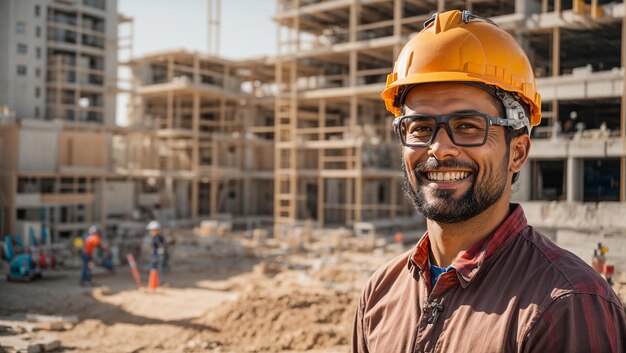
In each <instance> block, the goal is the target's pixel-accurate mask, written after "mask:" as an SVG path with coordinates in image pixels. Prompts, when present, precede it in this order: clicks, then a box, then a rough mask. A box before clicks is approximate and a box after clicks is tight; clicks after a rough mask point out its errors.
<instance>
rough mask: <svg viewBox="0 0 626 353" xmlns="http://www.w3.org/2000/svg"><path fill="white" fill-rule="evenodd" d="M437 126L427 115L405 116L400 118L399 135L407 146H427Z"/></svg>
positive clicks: (433, 119)
mask: <svg viewBox="0 0 626 353" xmlns="http://www.w3.org/2000/svg"><path fill="white" fill-rule="evenodd" d="M436 126H437V122H436V120H435V118H433V117H429V116H407V117H404V118H402V120H400V135H401V136H402V139H403V140H404V143H405V144H406V145H409V146H427V145H428V144H429V143H430V140H431V138H432V135H433V132H434V131H435V128H436Z"/></svg>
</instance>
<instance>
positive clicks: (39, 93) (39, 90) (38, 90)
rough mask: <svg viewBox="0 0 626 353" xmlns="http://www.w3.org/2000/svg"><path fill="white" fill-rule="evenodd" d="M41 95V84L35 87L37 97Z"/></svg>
mask: <svg viewBox="0 0 626 353" xmlns="http://www.w3.org/2000/svg"><path fill="white" fill-rule="evenodd" d="M39 96H41V88H40V87H39V86H37V87H35V98H39Z"/></svg>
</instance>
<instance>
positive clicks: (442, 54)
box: [381, 10, 541, 132]
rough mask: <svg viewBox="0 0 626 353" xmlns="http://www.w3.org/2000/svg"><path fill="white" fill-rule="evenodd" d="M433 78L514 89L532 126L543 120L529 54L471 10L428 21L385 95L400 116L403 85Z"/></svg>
mask: <svg viewBox="0 0 626 353" xmlns="http://www.w3.org/2000/svg"><path fill="white" fill-rule="evenodd" d="M433 82H474V83H482V84H485V85H488V86H492V87H495V88H496V89H499V90H501V91H506V92H509V93H511V94H513V95H514V96H515V98H516V99H521V100H523V101H524V102H525V103H526V104H528V107H529V109H530V112H529V113H530V117H529V119H528V120H530V121H529V123H530V125H531V126H536V125H539V123H540V121H541V97H540V96H539V93H538V92H537V86H536V83H535V76H534V73H533V70H532V66H531V65H530V61H529V60H528V57H527V56H526V54H525V53H524V51H523V50H522V48H521V47H520V46H519V44H518V43H517V42H516V41H515V39H514V38H513V37H511V35H510V34H508V33H507V32H506V31H504V30H503V29H501V28H500V27H498V26H497V25H495V24H494V23H493V22H491V21H490V20H488V19H485V18H482V17H479V16H475V15H473V14H471V13H470V12H469V11H459V10H453V11H447V12H440V13H436V14H435V15H433V17H432V18H431V19H430V20H428V21H426V22H425V23H424V29H423V30H422V31H420V32H419V33H418V34H417V35H416V36H415V37H413V38H412V39H411V40H410V41H409V42H408V43H407V44H406V45H405V46H404V48H403V49H402V51H401V52H400V55H398V60H397V61H396V63H395V66H394V69H393V72H392V73H391V74H389V75H387V84H386V86H385V90H384V91H383V92H382V94H381V97H382V98H383V99H384V100H385V106H386V107H387V110H388V111H389V112H391V113H393V114H394V115H395V116H396V117H397V116H400V115H401V114H402V103H403V102H402V101H401V99H402V98H403V97H401V95H402V94H403V92H402V87H404V86H407V85H415V84H421V83H433ZM505 108H506V105H505ZM507 115H508V114H507ZM531 126H528V131H529V132H530V127H531Z"/></svg>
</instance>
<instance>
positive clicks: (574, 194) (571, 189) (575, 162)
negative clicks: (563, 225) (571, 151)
mask: <svg viewBox="0 0 626 353" xmlns="http://www.w3.org/2000/svg"><path fill="white" fill-rule="evenodd" d="M583 172H584V170H583V161H582V159H579V158H574V157H567V177H566V178H567V195H566V197H567V202H574V201H582V200H583Z"/></svg>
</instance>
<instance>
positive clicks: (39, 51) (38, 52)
mask: <svg viewBox="0 0 626 353" xmlns="http://www.w3.org/2000/svg"><path fill="white" fill-rule="evenodd" d="M35 52H36V53H37V54H36V55H37V59H41V48H40V47H37V48H36V49H35Z"/></svg>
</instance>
